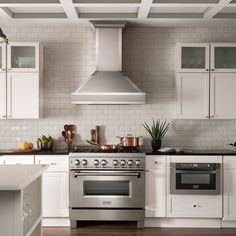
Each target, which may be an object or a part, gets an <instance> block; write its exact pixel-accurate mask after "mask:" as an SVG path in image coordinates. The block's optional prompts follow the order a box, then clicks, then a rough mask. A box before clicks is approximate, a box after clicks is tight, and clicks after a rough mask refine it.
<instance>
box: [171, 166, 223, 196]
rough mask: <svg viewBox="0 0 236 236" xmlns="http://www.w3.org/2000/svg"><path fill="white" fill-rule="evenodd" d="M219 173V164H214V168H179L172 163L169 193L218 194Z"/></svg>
mask: <svg viewBox="0 0 236 236" xmlns="http://www.w3.org/2000/svg"><path fill="white" fill-rule="evenodd" d="M171 164H174V163H171ZM220 173H221V172H220V164H219V165H218V164H216V169H215V170H198V169H192V170H181V169H176V167H175V165H172V166H171V175H170V176H171V177H170V180H171V181H170V182H171V183H170V185H171V186H170V193H171V194H190V195H191V194H199V195H218V194H220V193H221V191H220V182H221V179H220Z"/></svg>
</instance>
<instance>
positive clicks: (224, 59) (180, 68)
mask: <svg viewBox="0 0 236 236" xmlns="http://www.w3.org/2000/svg"><path fill="white" fill-rule="evenodd" d="M201 45H202V46H201ZM207 45H211V47H209V46H207ZM177 52H178V53H177V58H176V62H177V69H176V70H177V71H176V95H177V96H176V99H177V106H176V114H177V118H178V119H235V118H236V108H235V104H234V103H235V102H234V101H235V100H236V93H235V86H236V43H235V44H233V43H212V44H205V43H203V44H178V45H177ZM209 52H211V54H209ZM204 58H205V61H204ZM187 67H188V68H187ZM197 68H198V69H197Z"/></svg>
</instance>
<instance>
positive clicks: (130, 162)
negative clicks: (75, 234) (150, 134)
mask: <svg viewBox="0 0 236 236" xmlns="http://www.w3.org/2000/svg"><path fill="white" fill-rule="evenodd" d="M144 169H145V154H144V153H142V152H140V151H139V150H132V151H129V152H128V151H127V150H125V151H124V150H122V152H119V151H118V152H114V153H113V152H107V153H104V152H101V151H94V150H87V151H86V150H85V151H84V150H83V151H81V150H78V152H74V153H70V222H71V228H76V227H77V221H82V220H89V221H96V220H99V221H101V220H104V221H137V227H138V228H143V226H144V206H145V172H144Z"/></svg>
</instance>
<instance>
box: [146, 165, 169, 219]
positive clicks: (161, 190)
mask: <svg viewBox="0 0 236 236" xmlns="http://www.w3.org/2000/svg"><path fill="white" fill-rule="evenodd" d="M145 216H146V217H165V216H166V171H165V169H150V170H147V173H146V206H145Z"/></svg>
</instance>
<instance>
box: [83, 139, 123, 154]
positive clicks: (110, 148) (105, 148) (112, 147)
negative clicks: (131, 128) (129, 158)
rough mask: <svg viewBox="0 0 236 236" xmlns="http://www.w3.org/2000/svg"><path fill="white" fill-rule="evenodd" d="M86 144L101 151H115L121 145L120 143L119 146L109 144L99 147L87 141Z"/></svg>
mask: <svg viewBox="0 0 236 236" xmlns="http://www.w3.org/2000/svg"><path fill="white" fill-rule="evenodd" d="M86 142H87V143H89V144H91V145H94V146H97V147H98V148H99V149H100V150H102V151H117V150H118V148H119V146H120V145H121V144H120V143H119V144H111V145H109V144H103V145H99V144H97V143H94V142H91V141H89V140H86Z"/></svg>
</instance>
